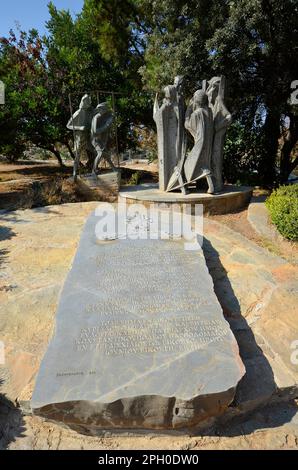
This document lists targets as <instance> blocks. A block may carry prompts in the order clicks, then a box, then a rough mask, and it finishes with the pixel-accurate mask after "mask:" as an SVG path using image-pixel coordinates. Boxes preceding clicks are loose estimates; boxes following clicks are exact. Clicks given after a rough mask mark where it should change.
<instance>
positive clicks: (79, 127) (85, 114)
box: [66, 95, 94, 180]
mask: <svg viewBox="0 0 298 470" xmlns="http://www.w3.org/2000/svg"><path fill="white" fill-rule="evenodd" d="M92 116H93V108H92V104H91V98H90V96H89V95H84V96H83V98H82V99H81V103H80V107H79V109H78V110H77V111H76V112H75V113H74V114H73V115H72V117H71V118H70V120H69V121H68V123H67V126H66V127H67V129H70V130H72V131H73V132H74V146H75V161H74V167H73V177H74V179H75V180H76V179H77V175H78V168H79V164H80V158H81V154H82V153H84V152H85V153H86V154H87V157H88V160H89V162H90V161H93V160H94V149H93V147H92V145H91V142H90V128H91V121H92Z"/></svg>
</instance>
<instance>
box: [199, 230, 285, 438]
mask: <svg viewBox="0 0 298 470" xmlns="http://www.w3.org/2000/svg"><path fill="white" fill-rule="evenodd" d="M203 251H204V254H205V258H206V263H207V266H208V269H209V272H210V275H211V276H212V279H213V283H214V291H215V294H216V296H217V298H218V300H219V302H220V304H221V306H222V309H223V312H224V316H225V318H226V320H227V321H228V322H229V324H230V327H231V329H232V331H233V333H234V335H235V337H236V340H237V342H238V346H239V351H240V356H241V358H242V361H243V363H244V365H245V368H246V374H245V375H244V377H243V378H242V379H241V381H240V382H239V384H238V387H237V390H236V395H235V399H234V401H233V402H232V403H231V405H230V407H229V409H228V410H227V413H226V414H225V415H224V416H223V417H222V419H220V420H219V426H221V425H222V424H224V423H225V422H226V419H231V418H233V417H238V418H239V417H241V416H243V415H244V414H245V419H247V413H250V412H252V411H253V410H255V409H257V408H261V407H265V406H266V405H268V404H269V403H273V402H274V396H275V394H276V392H277V385H276V383H275V381H274V375H273V372H272V369H271V366H270V364H269V362H268V360H267V358H266V357H265V355H264V354H263V351H262V349H261V347H260V346H259V345H258V343H257V340H256V338H255V336H254V334H253V332H252V330H251V328H250V327H249V325H248V323H247V321H246V320H245V318H244V317H243V316H242V315H241V307H240V304H239V302H238V299H237V298H236V296H235V294H234V291H233V288H232V285H231V283H230V281H229V278H228V273H227V271H226V270H225V268H224V267H223V265H222V264H221V261H220V257H219V254H218V252H217V251H216V250H215V248H214V247H213V246H212V244H211V243H210V241H208V240H207V239H206V238H204V242H203ZM292 415H293V414H292ZM292 415H291V413H286V414H284V415H281V417H280V420H279V422H276V424H274V426H273V427H275V426H279V425H280V424H283V423H285V422H288V421H289V419H290V418H291V416H292ZM281 421H282V422H281ZM272 422H274V421H272ZM221 423H222V424H221ZM267 426H268V425H267ZM251 432H253V429H252V431H251ZM216 435H217V433H216ZM223 435H224V432H223Z"/></svg>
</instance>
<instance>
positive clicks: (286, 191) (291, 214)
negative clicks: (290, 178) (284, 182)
mask: <svg viewBox="0 0 298 470" xmlns="http://www.w3.org/2000/svg"><path fill="white" fill-rule="evenodd" d="M266 206H267V208H268V210H269V214H270V217H271V221H272V222H273V223H274V225H276V227H277V230H278V231H279V232H280V233H281V235H283V236H284V237H285V238H288V239H289V240H298V184H293V185H290V186H280V187H279V188H278V189H276V190H274V191H273V192H272V193H271V195H270V196H269V198H268V199H267V200H266Z"/></svg>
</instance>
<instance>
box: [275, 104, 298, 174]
mask: <svg viewBox="0 0 298 470" xmlns="http://www.w3.org/2000/svg"><path fill="white" fill-rule="evenodd" d="M288 116H289V119H290V127H289V129H288V131H287V133H286V135H285V137H284V143H283V146H282V149H281V155H280V178H279V179H280V183H286V182H287V181H288V178H289V175H290V173H291V172H292V171H293V170H294V169H295V167H296V166H297V165H298V155H296V156H295V158H294V160H293V161H291V153H292V150H293V149H294V148H295V146H296V144H297V141H298V115H294V114H293V113H288Z"/></svg>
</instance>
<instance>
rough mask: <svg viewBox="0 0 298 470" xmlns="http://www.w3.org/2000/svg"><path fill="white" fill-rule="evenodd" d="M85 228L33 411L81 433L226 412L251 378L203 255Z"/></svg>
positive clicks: (91, 225)
mask: <svg viewBox="0 0 298 470" xmlns="http://www.w3.org/2000/svg"><path fill="white" fill-rule="evenodd" d="M97 221H98V217H96V216H95V214H92V215H91V216H90V217H89V219H88V220H87V223H86V225H85V227H84V229H83V233H82V236H81V240H80V244H79V247H78V250H77V253H76V256H75V258H74V262H73V265H72V268H71V270H70V272H69V274H68V277H67V279H66V281H65V284H64V287H63V289H62V292H61V294H60V301H59V306H58V311H57V317H56V327H55V332H54V335H53V338H52V340H51V342H50V344H49V347H48V350H47V352H46V354H45V357H44V359H43V361H42V363H41V366H40V370H39V373H38V376H37V380H36V384H35V390H34V393H33V397H32V401H31V407H32V410H33V412H34V413H35V414H37V415H40V416H43V417H45V418H47V419H50V420H55V421H58V422H61V423H64V424H66V425H68V426H69V427H72V428H74V429H76V430H78V431H80V432H85V433H91V434H92V433H94V432H96V429H97V428H107V429H108V428H123V429H129V428H134V429H136V428H141V429H170V428H178V427H187V426H191V425H194V424H197V423H199V422H201V421H204V420H206V419H207V418H210V417H213V416H217V415H219V414H221V413H223V412H224V411H225V409H226V408H227V406H228V405H229V404H230V403H231V402H232V400H233V398H234V394H235V390H236V386H237V383H238V382H239V380H240V379H241V377H242V376H243V375H244V373H245V369H244V366H243V364H242V361H241V359H240V356H239V351H238V345H237V342H236V340H235V338H234V336H233V333H232V332H231V330H230V328H229V324H228V323H227V321H226V320H225V319H224V317H223V313H222V309H221V307H220V304H219V302H218V300H217V298H216V296H215V293H214V290H213V282H212V278H211V276H210V275H209V272H208V269H207V266H206V263H205V259H204V256H203V253H202V251H201V250H200V249H199V250H195V251H187V250H185V249H184V243H183V240H170V239H169V240H160V239H155V240H149V239H142V240H140V239H137V240H130V239H125V238H119V239H115V240H108V241H100V240H98V239H97V238H96V235H95V226H96V223H97Z"/></svg>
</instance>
